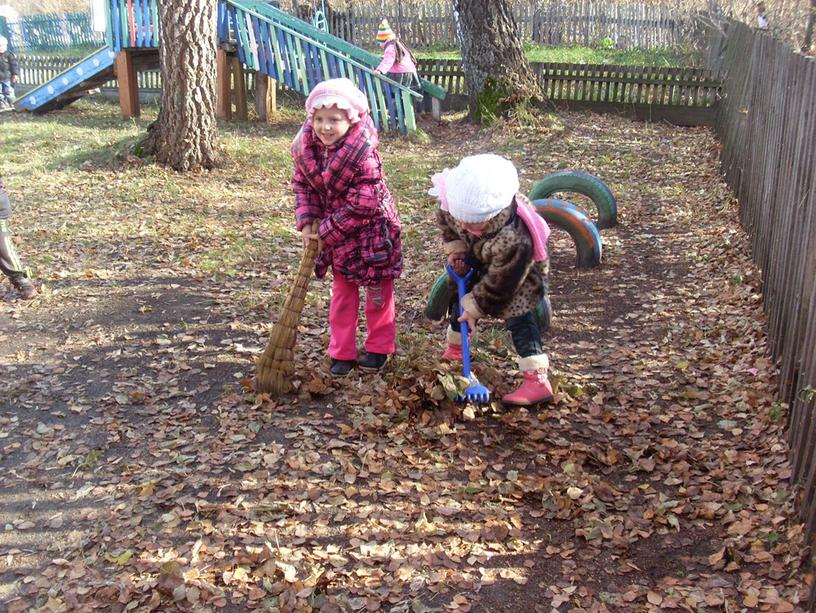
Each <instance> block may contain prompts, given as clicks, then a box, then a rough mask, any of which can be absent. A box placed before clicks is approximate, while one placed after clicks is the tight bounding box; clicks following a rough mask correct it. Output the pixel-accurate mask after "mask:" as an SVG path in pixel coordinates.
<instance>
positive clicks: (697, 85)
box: [417, 59, 720, 107]
mask: <svg viewBox="0 0 816 613" xmlns="http://www.w3.org/2000/svg"><path fill="white" fill-rule="evenodd" d="M530 66H531V68H532V69H533V72H534V73H535V74H536V77H537V78H538V81H539V83H540V84H541V87H542V90H543V91H544V93H545V94H546V96H547V98H548V99H550V100H553V101H576V102H610V103H614V102H618V103H628V104H660V105H672V106H689V107H710V106H712V105H713V104H714V103H715V101H716V100H717V97H718V94H719V88H720V83H719V81H717V80H715V79H714V78H713V77H712V76H711V73H710V72H709V71H708V70H706V69H703V68H663V67H658V66H615V65H609V64H563V63H555V62H533V63H531V64H530ZM417 69H418V71H419V73H420V75H422V77H423V78H425V79H428V80H429V81H431V82H432V83H434V84H436V85H439V86H441V87H444V88H445V89H447V90H448V95H450V96H454V97H455V96H465V95H467V90H466V87H465V73H464V70H463V69H462V62H461V61H460V60H429V59H422V60H419V62H418V65H417Z"/></svg>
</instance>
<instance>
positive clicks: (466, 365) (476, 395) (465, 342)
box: [448, 264, 490, 403]
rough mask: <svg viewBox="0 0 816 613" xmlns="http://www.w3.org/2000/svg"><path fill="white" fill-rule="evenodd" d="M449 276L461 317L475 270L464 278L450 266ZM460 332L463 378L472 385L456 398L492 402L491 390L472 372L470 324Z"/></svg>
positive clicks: (464, 322)
mask: <svg viewBox="0 0 816 613" xmlns="http://www.w3.org/2000/svg"><path fill="white" fill-rule="evenodd" d="M448 274H449V275H450V276H451V278H452V279H453V280H454V281H456V289H457V290H458V292H459V316H460V317H461V316H462V314H463V313H464V312H465V309H464V308H462V298H464V296H465V294H467V282H468V281H469V280H470V278H471V277H472V276H473V269H472V268H471V269H470V270H469V271H468V272H467V274H466V275H465V276H464V277H460V276H459V275H457V274H456V271H455V270H454V269H453V266H451V265H450V264H448ZM459 330H460V333H461V335H462V376H463V377H464V378H465V379H467V380H468V381H470V385H468V386H467V388H465V393H464V396H463V395H461V394H460V395H459V396H457V397H456V400H457V401H459V402H465V401H468V400H470V401H473V402H479V403H488V402H490V390H488V389H487V388H486V387H485V386H484V385H482V384H481V383H479V382H478V381H477V380H476V379H475V378H474V377H473V375H472V374H471V372H470V340H469V339H468V336H469V333H468V324H467V322H466V321H463V322H460V324H459Z"/></svg>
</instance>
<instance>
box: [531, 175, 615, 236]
mask: <svg viewBox="0 0 816 613" xmlns="http://www.w3.org/2000/svg"><path fill="white" fill-rule="evenodd" d="M555 192H573V193H576V194H583V195H584V196H587V197H589V198H590V199H592V202H593V203H594V204H595V206H596V207H597V208H598V220H597V221H596V222H595V225H596V226H597V227H598V229H599V230H601V229H603V228H611V227H612V226H614V225H616V224H617V223H618V204H617V202H615V196H613V195H612V191H611V190H610V189H609V188H608V187H607V186H606V183H604V182H603V181H601V180H600V179H599V178H598V177H596V176H595V175H591V174H589V173H588V172H583V171H582V170H559V171H558V172H554V173H551V174H548V175H547V176H546V177H544V178H543V179H541V181H539V182H538V183H536V184H535V185H534V186H533V189H532V190H531V191H530V194H529V195H528V196H527V197H528V198H529V199H530V200H541V199H543V198H549V197H550V196H551V195H552V194H554V193H555Z"/></svg>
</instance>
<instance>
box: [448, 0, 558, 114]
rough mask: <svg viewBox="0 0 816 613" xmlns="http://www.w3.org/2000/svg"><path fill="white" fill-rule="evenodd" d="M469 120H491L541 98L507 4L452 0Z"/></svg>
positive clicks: (501, 0) (502, 1)
mask: <svg viewBox="0 0 816 613" xmlns="http://www.w3.org/2000/svg"><path fill="white" fill-rule="evenodd" d="M454 9H455V10H456V12H457V14H458V23H459V28H460V37H461V38H460V46H461V51H462V67H463V69H464V72H465V82H466V83H467V88H468V106H469V109H470V117H471V119H474V120H476V121H491V120H492V119H495V118H497V117H500V116H504V115H506V114H507V113H508V112H509V111H510V110H512V109H513V108H515V107H517V106H519V105H522V104H525V103H531V102H534V101H535V100H540V99H541V98H542V95H541V89H540V88H539V86H538V83H537V81H536V78H535V75H534V74H533V71H532V69H531V68H530V65H529V64H528V63H527V59H526V58H525V57H524V50H523V49H522V45H521V39H520V38H519V33H518V28H517V27H516V21H515V19H514V18H513V13H512V11H511V10H510V7H509V6H508V4H507V2H506V0H454Z"/></svg>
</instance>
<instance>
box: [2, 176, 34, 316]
mask: <svg viewBox="0 0 816 613" xmlns="http://www.w3.org/2000/svg"><path fill="white" fill-rule="evenodd" d="M9 217H11V203H10V202H9V197H8V193H7V192H6V186H5V185H4V184H3V177H0V270H2V271H3V274H5V275H6V276H7V277H8V278H9V281H11V284H12V285H13V286H14V287H15V288H16V289H17V291H18V292H20V297H21V298H22V299H23V300H31V299H32V298H34V297H35V296H36V295H37V288H36V286H35V285H34V283H32V281H31V279H29V278H28V273H26V271H25V268H23V264H22V263H21V262H20V258H18V257H17V251H16V250H15V249H14V243H12V242H11V230H9V226H8V219H9Z"/></svg>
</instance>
